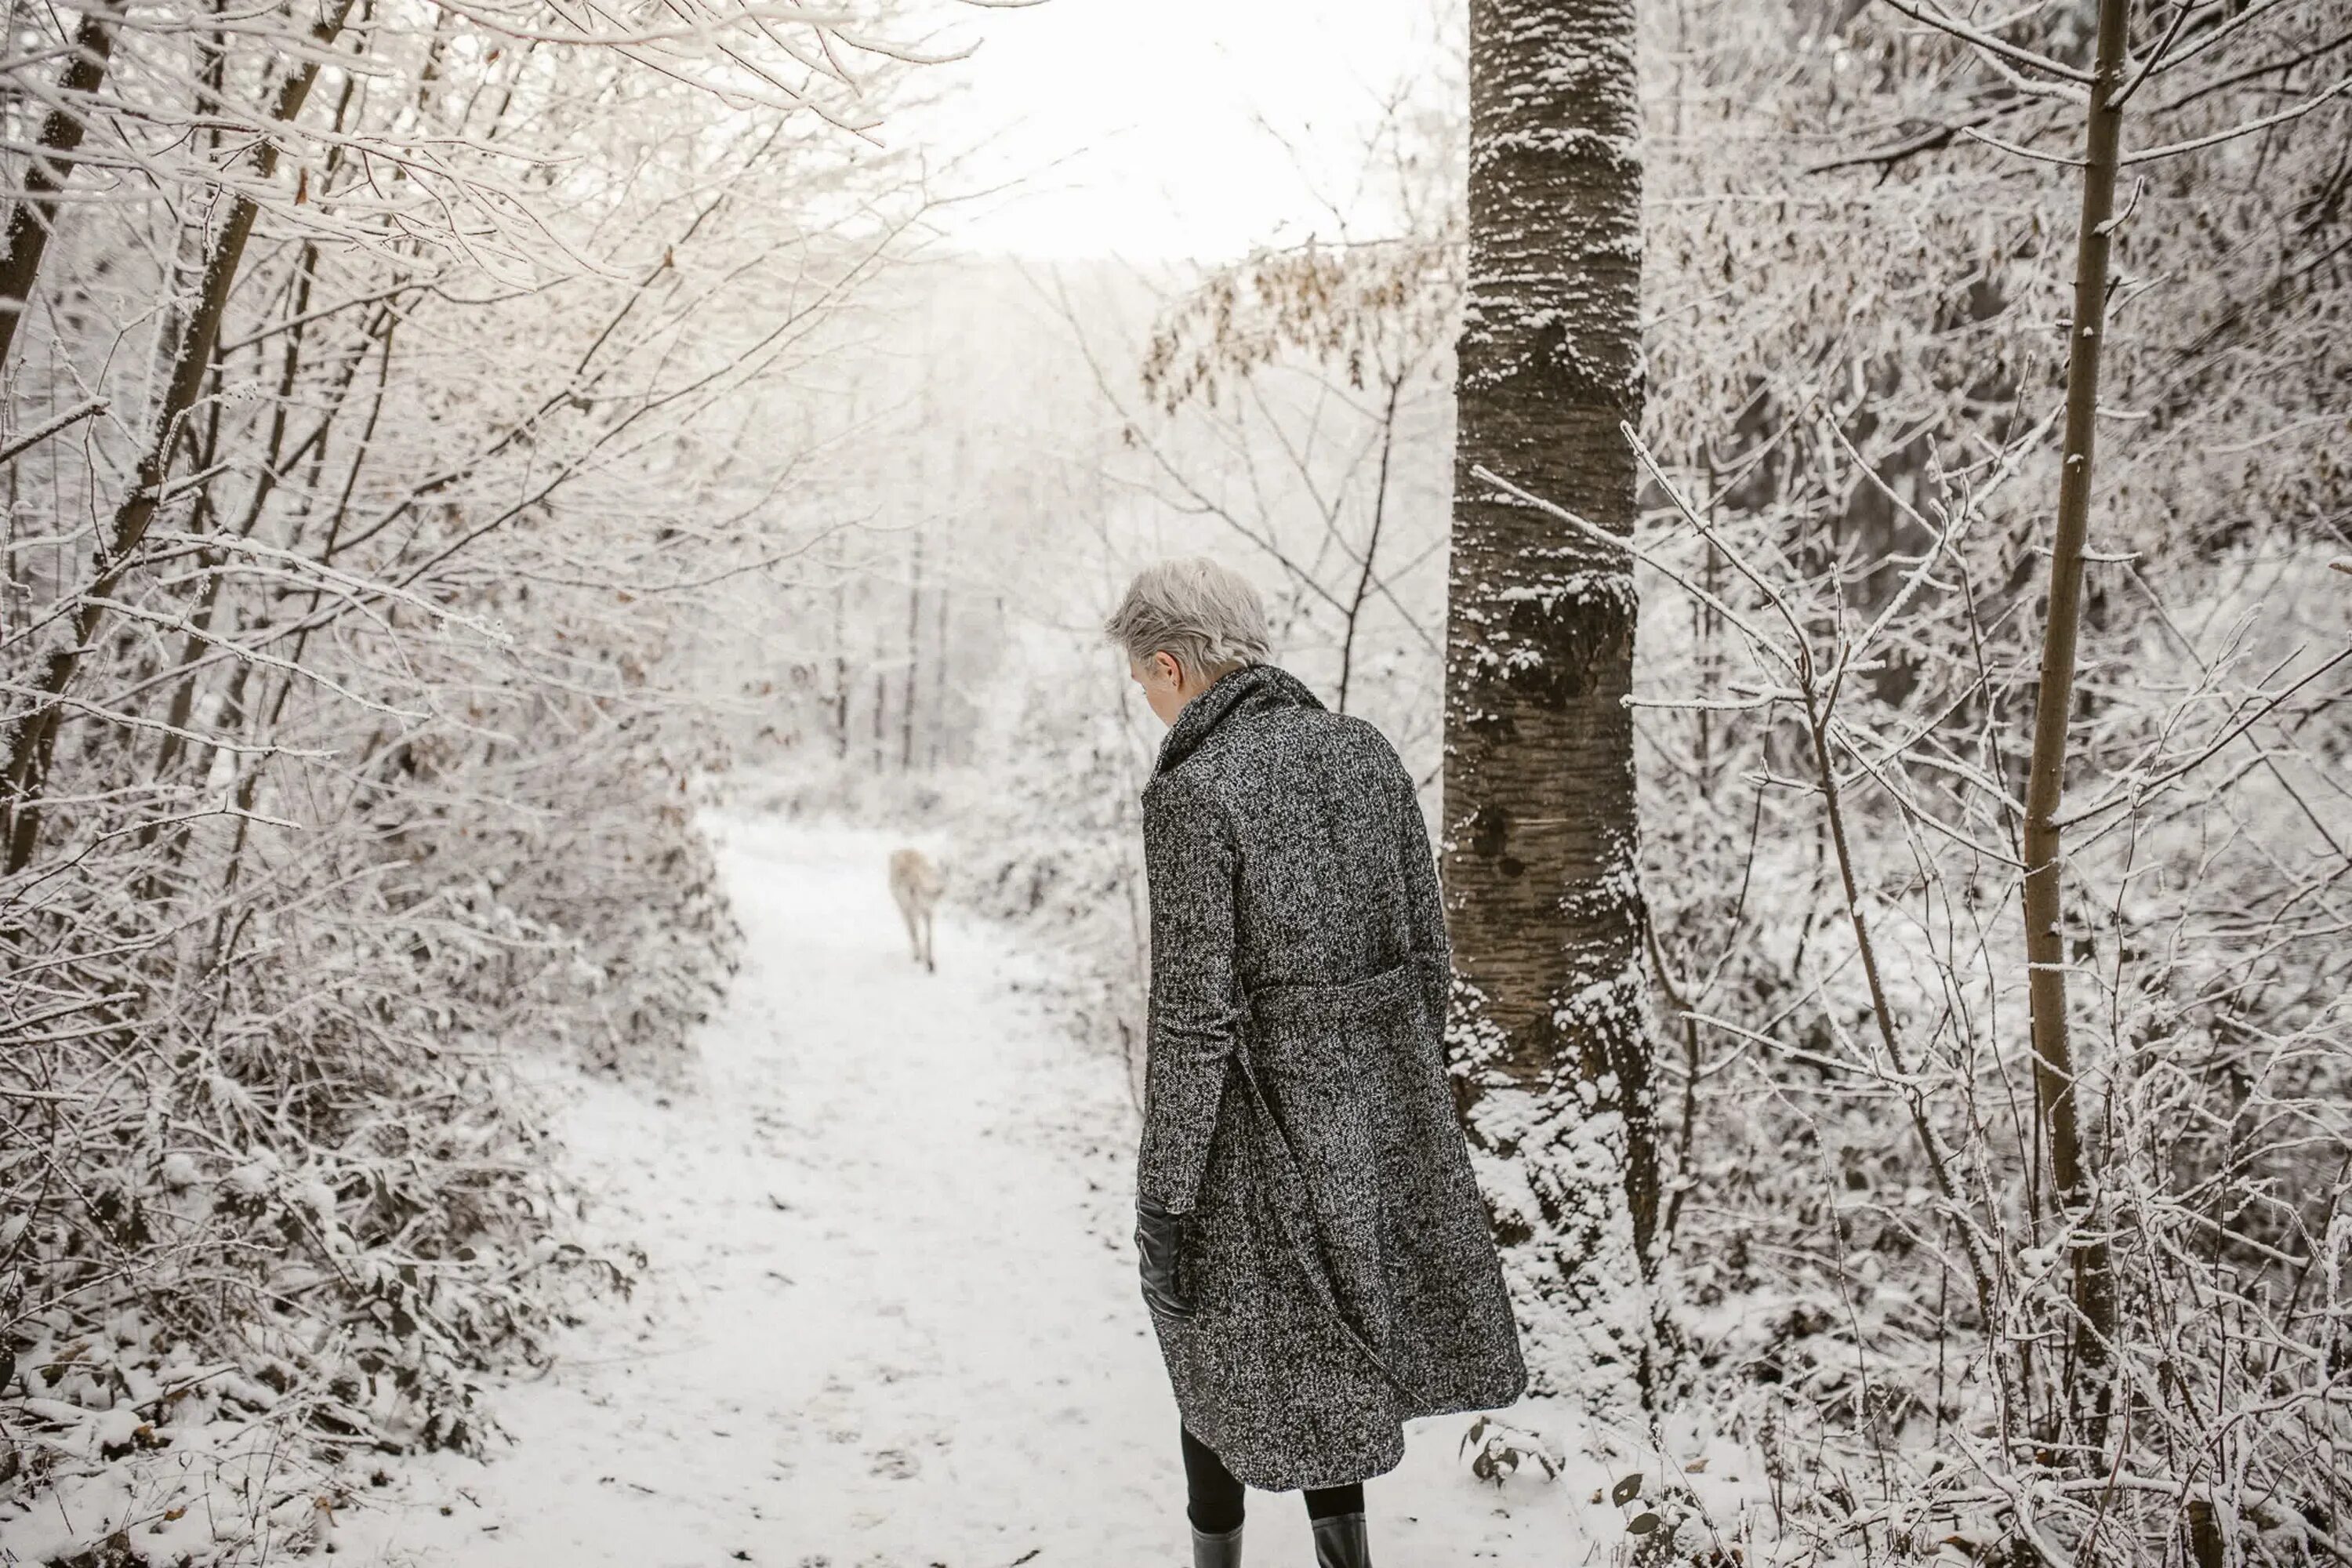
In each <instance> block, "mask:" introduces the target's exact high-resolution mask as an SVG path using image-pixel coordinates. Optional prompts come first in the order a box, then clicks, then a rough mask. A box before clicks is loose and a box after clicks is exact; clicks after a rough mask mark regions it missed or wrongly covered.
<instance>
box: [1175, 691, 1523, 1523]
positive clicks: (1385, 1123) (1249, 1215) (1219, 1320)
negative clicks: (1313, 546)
mask: <svg viewBox="0 0 2352 1568" xmlns="http://www.w3.org/2000/svg"><path fill="white" fill-rule="evenodd" d="M1143 835H1144V858H1145V863H1146V866H1147V868H1148V870H1149V874H1150V888H1151V1001H1150V1065H1149V1069H1148V1075H1147V1092H1146V1108H1145V1112H1144V1126H1143V1147H1142V1155H1141V1160H1140V1163H1139V1171H1138V1185H1139V1188H1140V1190H1141V1193H1142V1195H1143V1196H1145V1197H1147V1198H1150V1199H1152V1200H1155V1201H1157V1202H1158V1203H1160V1205H1164V1206H1165V1207H1167V1208H1169V1209H1171V1210H1174V1211H1176V1212H1178V1213H1180V1214H1181V1215H1184V1218H1183V1220H1182V1221H1181V1235H1180V1241H1179V1245H1178V1248H1177V1273H1178V1279H1179V1282H1180V1285H1181V1290H1182V1293H1183V1294H1184V1295H1186V1296H1188V1297H1190V1298H1191V1299H1192V1300H1193V1301H1194V1302H1195V1303H1196V1304H1197V1308H1198V1310H1197V1311H1196V1312H1195V1313H1194V1314H1193V1315H1192V1316H1190V1317H1187V1318H1182V1319H1177V1318H1171V1317H1167V1316H1163V1315H1161V1314H1159V1313H1154V1314H1153V1326H1154V1328H1155V1329H1156V1330H1157V1331H1158V1332H1159V1336H1160V1352H1161V1355H1162V1356H1163V1357H1164V1358H1165V1360H1166V1361H1167V1363H1168V1375H1169V1379H1170V1381H1171V1383H1173V1384H1174V1385H1175V1390H1176V1403H1177V1405H1178V1407H1179V1409H1180V1410H1181V1412H1182V1414H1183V1417H1184V1424H1185V1425H1186V1426H1188V1427H1190V1428H1191V1429H1192V1434H1193V1436H1197V1437H1199V1438H1200V1439H1201V1440H1202V1442H1204V1443H1206V1444H1208V1445H1209V1447H1212V1448H1213V1449H1215V1450H1216V1451H1217V1454H1218V1456H1219V1457H1220V1458H1223V1460H1224V1462H1225V1465H1226V1467H1227V1468H1229V1469H1231V1470H1232V1471H1233V1473H1234V1476H1235V1477H1236V1478H1238V1479H1240V1480H1241V1481H1243V1482H1244V1484H1246V1485H1249V1486H1254V1487H1258V1488H1261V1489H1266V1490H1273V1491H1278V1490H1288V1489H1295V1488H1300V1487H1321V1486H1339V1485H1344V1484H1346V1483H1347V1482H1349V1481H1356V1480H1361V1479H1364V1478H1366V1477H1368V1476H1376V1475H1380V1474H1381V1473H1382V1472H1384V1471H1386V1470H1389V1469H1391V1468H1393V1467H1394V1466H1395V1465H1396V1463H1397V1461H1398V1460H1399V1459H1401V1458H1403V1456H1404V1433H1403V1430H1402V1423H1403V1422H1404V1421H1406V1420H1409V1419H1411V1418H1412V1417H1414V1416H1417V1415H1440V1414H1444V1413H1445V1412H1448V1411H1454V1410H1477V1409H1492V1408H1495V1407H1496V1406H1500V1405H1508V1404H1510V1403H1511V1402H1512V1401H1514V1400H1515V1399H1517V1397H1518V1396H1519V1394H1520V1393H1521V1391H1522V1390H1523V1389H1524V1388H1525V1387H1526V1385H1527V1367H1526V1364H1525V1363H1523V1362H1522V1361H1521V1359H1520V1354H1519V1341H1518V1331H1517V1326H1516V1324H1515V1323H1514V1321H1513V1320H1512V1316H1511V1305H1510V1300H1509V1298H1508V1297H1507V1295H1506V1294H1505V1291H1504V1288H1503V1277H1502V1269H1501V1267H1500V1265H1499V1264H1498V1263H1497V1261H1496V1256H1495V1247H1494V1242H1493V1238H1492V1237H1490V1235H1489V1234H1488V1231H1487V1221H1486V1205H1485V1204H1484V1203H1483V1202H1482V1201H1481V1200H1480V1197H1479V1195H1478V1189H1477V1186H1476V1184H1475V1181H1474V1180H1473V1178H1472V1175H1471V1172H1470V1161H1469V1154H1468V1151H1467V1150H1466V1149H1465V1146H1464V1143H1463V1137H1462V1131H1461V1128H1460V1125H1459V1124H1458V1123H1457V1122H1456V1121H1455V1120H1454V1101H1453V1096H1452V1093H1451V1091H1450V1089H1449V1088H1448V1085H1447V1080H1446V1074H1445V1066H1444V1051H1443V1048H1442V1034H1443V1030H1444V1018H1445V1005H1446V998H1447V993H1448V989H1449V987H1450V985H1451V983H1452V967H1451V962H1450V958H1449V954H1448V950H1447V947H1446V941H1445V917H1444V908H1443V906H1442V905H1441V903H1440V902H1439V899H1438V886H1437V872H1436V868H1435V866H1434V865H1433V862H1432V859H1431V856H1430V849H1429V836H1428V830H1427V828H1426V827H1425V826H1423V822H1422V817H1421V809H1420V806H1419V805H1418V804H1417V803H1416V802H1415V799H1414V795H1413V786H1412V779H1411V778H1410V777H1409V776H1408V775H1407V773H1405V770H1404V767H1403V765H1402V763H1400V762H1399V761H1398V760H1397V754H1396V752H1395V751H1394V749H1393V748H1391V746H1390V745H1389V743H1388V741H1387V739H1386V738H1385V737H1383V736H1382V735H1381V732H1380V731H1378V730H1376V729H1374V728H1373V727H1372V726H1371V725H1370V724H1367V723H1365V722H1364V721H1361V720H1360V719H1350V718H1345V717H1342V716H1340V715H1338V714H1334V713H1332V712H1329V711H1328V710H1326V709H1325V708H1324V706H1323V704H1322V703H1320V702H1318V701H1317V700H1316V699H1315V696H1314V694H1313V693H1312V692H1310V691H1308V690H1307V688H1306V687H1305V686H1303V685H1301V684H1300V683H1299V681H1298V680H1297V679H1296V678H1295V677H1293V676H1291V675H1290V674H1288V673H1287V672H1286V671H1284V670H1281V669H1278V668H1275V667H1273V666H1271V665H1259V666H1255V667H1251V668H1244V669H1240V670H1236V671H1234V673H1233V674H1231V675H1228V676H1226V677H1225V678H1224V679H1221V680H1219V681H1218V682H1217V683H1216V684H1215V685H1213V686H1212V687H1211V688H1210V689H1208V690H1206V691H1204V692H1202V694H1201V695H1200V696H1198V697H1196V698H1194V699H1193V700H1192V701H1191V702H1190V703H1188V704H1187V705H1186V706H1185V708H1184V710H1183V711H1182V712H1181V713H1180V714H1178V715H1177V719H1176V723H1175V725H1174V726H1173V727H1172V728H1171V730H1170V731H1169V732H1168V737H1167V740H1166V741H1165V742H1163V743H1162V745H1161V747H1160V761H1159V766H1158V767H1157V769H1156V770H1155V771H1154V773H1153V775H1152V779H1151V782H1150V785H1149V786H1148V787H1146V789H1145V790H1144V792H1143Z"/></svg>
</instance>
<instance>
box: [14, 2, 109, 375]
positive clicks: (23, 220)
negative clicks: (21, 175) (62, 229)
mask: <svg viewBox="0 0 2352 1568" xmlns="http://www.w3.org/2000/svg"><path fill="white" fill-rule="evenodd" d="M113 47H114V26H113V23H112V21H111V19H110V18H109V17H107V16H102V15H100V13H98V12H96V11H89V12H85V13H84V14H83V16H82V19H81V25H80V26H79V27H77V28H75V29H74V47H73V58H72V60H71V62H70V63H69V64H68V65H67V67H66V72H65V76H64V78H63V79H61V80H60V81H59V82H58V94H59V96H60V97H62V98H64V99H65V100H67V102H68V103H71V102H73V101H74V100H81V99H87V98H89V95H90V94H92V93H94V92H96V91H97V90H98V89H99V84H100V83H101V82H103V81H104V80H105V79H106V65H107V57H108V56H109V54H110V53H111V51H112V50H113ZM81 134H82V118H81V116H80V115H79V114H78V113H76V112H74V110H72V109H70V108H68V107H65V106H63V105H60V106H59V107H58V108H56V109H52V110H49V112H48V117H47V119H45V120H43V121H41V150H40V152H38V153H35V154H34V155H33V157H32V158H31V159H29V160H28V161H27V162H26V165H25V195H24V198H23V199H22V200H20V201H19V202H17V204H16V211H15V212H13V213H11V214H9V215H8V252H7V254H6V255H5V256H0V370H5V369H7V368H8V353H9V351H10V350H11V349H13V348H14V347H15V346H16V328H17V326H18V324H19V323H21V322H22V321H23V320H24V315H25V310H26V308H27V307H28V306H29V305H30V303H31V302H32V298H33V282H34V279H37V278H38V277H40V275H41V256H42V253H43V252H45V251H46V250H47V248H48V245H49V231H50V228H51V227H52V226H54V225H55V224H56V222H57V219H58V192H60V191H62V190H64V189H65V188H66V181H67V180H68V179H69V178H70V177H71V176H72V174H73V164H72V163H70V162H69V161H68V160H69V159H70V157H71V155H72V154H73V153H74V152H75V151H76V150H77V149H78V148H79V147H80V146H81Z"/></svg>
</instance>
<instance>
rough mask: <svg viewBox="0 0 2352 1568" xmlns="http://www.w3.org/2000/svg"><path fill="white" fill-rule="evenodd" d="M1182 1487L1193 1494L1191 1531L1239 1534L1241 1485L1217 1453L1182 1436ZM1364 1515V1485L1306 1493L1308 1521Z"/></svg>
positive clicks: (1312, 1489) (1357, 1483) (1356, 1483)
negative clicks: (1233, 1532) (1334, 1516)
mask: <svg viewBox="0 0 2352 1568" xmlns="http://www.w3.org/2000/svg"><path fill="white" fill-rule="evenodd" d="M1184 1484H1185V1486H1186V1487H1187V1489H1190V1491H1191V1492H1192V1507H1191V1509H1190V1510H1187V1511H1188V1512H1190V1514H1191V1515H1192V1528H1193V1529H1195V1530H1197V1531H1201V1532H1202V1534H1204V1535H1223V1534H1224V1533H1225V1532H1226V1531H1229V1530H1238V1529H1240V1528H1241V1522H1242V1484H1241V1482H1239V1481H1237V1480H1235V1479H1234V1476H1233V1472H1232V1471H1231V1470H1228V1469H1226V1468H1225V1462H1224V1461H1223V1459H1220V1458H1217V1451H1216V1450H1215V1449H1214V1448H1212V1447H1209V1446H1208V1445H1207V1444H1206V1443H1203V1442H1202V1441H1201V1439H1199V1438H1198V1437H1195V1436H1192V1433H1191V1432H1190V1431H1189V1430H1188V1431H1186V1432H1185V1433H1184ZM1363 1511H1364V1483H1363V1482H1361V1481H1351V1482H1349V1484H1348V1485H1346V1486H1344V1487H1309V1488H1307V1518H1309V1519H1329V1518H1331V1517H1332V1516H1333V1515H1334V1514H1341V1513H1361V1512H1363Z"/></svg>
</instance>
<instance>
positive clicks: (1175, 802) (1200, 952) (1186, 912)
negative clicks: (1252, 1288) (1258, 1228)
mask: <svg viewBox="0 0 2352 1568" xmlns="http://www.w3.org/2000/svg"><path fill="white" fill-rule="evenodd" d="M1143 859H1144V870H1145V874H1146V876H1147V878H1148V879H1149V882H1150V896H1151V997H1150V1022H1149V1025H1148V1026H1147V1028H1146V1031H1145V1037H1146V1049H1147V1051H1148V1052H1149V1058H1148V1060H1147V1062H1146V1065H1145V1070H1144V1106H1143V1149H1142V1153H1141V1156H1140V1158H1139V1160H1138V1162H1137V1171H1136V1188H1137V1191H1138V1194H1139V1195H1140V1196H1142V1197H1144V1198H1146V1199H1149V1200H1150V1201H1152V1202H1155V1203H1157V1204H1159V1205H1160V1206H1162V1207H1163V1208H1166V1209H1168V1210H1169V1211H1170V1212H1171V1213H1175V1214H1184V1213H1188V1212H1190V1211H1191V1209H1192V1204H1193V1201H1194V1199H1195V1198H1196V1196H1197V1195H1198V1194H1199V1192H1200V1188H1201V1177H1202V1172H1203V1171H1204V1170H1206V1168H1207V1166H1208V1163H1209V1139H1210V1135H1211V1134H1212V1133H1213V1132H1214V1131H1216V1126H1217V1110H1218V1108H1219V1106H1220V1105H1221V1104H1222V1103H1223V1100H1224V1094H1225V1079H1226V1075H1227V1073H1228V1072H1229V1070H1230V1069H1231V1067H1232V1062H1233V1054H1234V1042H1235V1038H1236V1036H1237V1033H1238V1031H1239V1029H1240V1026H1241V995H1240V983H1239V981H1238V979H1237V977H1236V975H1235V973H1234V902H1235V900H1236V897H1237V895H1238V888H1237V884H1236V880H1235V879H1236V875H1237V872H1238V870H1239V858H1238V857H1237V855H1236V854H1235V850H1234V841H1233V835H1232V829H1231V827H1230V826H1229V825H1228V824H1227V822H1226V821H1225V816H1224V813H1223V810H1222V809H1221V808H1220V807H1219V805H1217V803H1216V801H1215V800H1214V799H1213V798H1212V797H1210V796H1209V795H1206V794H1205V792H1202V791H1200V790H1198V789H1194V788H1190V787H1188V786H1186V785H1185V784H1182V783H1181V779H1180V777H1179V776H1178V775H1176V774H1170V775H1168V776H1167V777H1165V778H1163V779H1161V780H1160V782H1159V783H1158V784H1155V785H1154V786H1153V787H1152V788H1151V789H1150V790H1148V791H1146V792H1145V793H1144V797H1143Z"/></svg>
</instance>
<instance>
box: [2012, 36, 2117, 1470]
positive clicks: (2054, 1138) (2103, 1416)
mask: <svg viewBox="0 0 2352 1568" xmlns="http://www.w3.org/2000/svg"><path fill="white" fill-rule="evenodd" d="M2128 20H2129V6H2128V5H2126V0H2100V5H2099V42H2098V64H2097V70H2096V79H2095V81H2094V82H2093V83H2092V86H2091V106H2090V111H2089V116H2088V120H2089V124H2088V127H2087V130H2086V133H2085V141H2086V143H2087V145H2086V147H2085V149H2084V164H2083V223H2082V228H2081V231H2080V232H2079V233H2078V234H2077V235H2076V236H2075V240H2074V330H2073V331H2071V332H2070V333H2069V334H2068V335H2067V343H2068V349H2067V355H2066V436H2065V441H2064V445H2063V452H2064V454H2065V458H2064V462H2063V466H2062V468H2061V472H2060V476H2059V480H2058V527H2057V533H2056V537H2055V538H2053V540H2052V542H2051V546H2050V608H2049V621H2048V624H2047V627H2046V629H2045V631H2044V633H2043V635H2042V684H2041V688H2040V689H2039V690H2038V691H2037V692H2036V693H2035V697H2034V707H2033V758H2032V763H2030V764H2029V766H2028V769H2027V773H2026V782H2025V958H2026V963H2027V964H2028V968H2027V971H2026V999H2027V1010H2028V1012H2029V1014H2030V1015H2031V1017H2032V1028H2033V1088H2034V1100H2035V1104H2036V1106H2037V1107H2038V1109H2039V1110H2040V1111H2041V1113H2042V1131H2043V1132H2044V1134H2045V1135H2046V1136H2047V1138H2048V1139H2049V1143H2050V1174H2051V1178H2052V1183H2051V1184H2052V1186H2053V1188H2054V1189H2055V1191H2056V1194H2057V1199H2058V1205H2059V1209H2060V1214H2061V1223H2062V1224H2067V1223H2079V1224H2082V1225H2083V1226H2085V1228H2086V1229H2087V1231H2088V1233H2089V1234H2088V1235H2087V1236H2085V1237H2083V1238H2082V1239H2081V1240H2080V1241H2079V1242H2078V1243H2077V1244H2075V1245H2074V1247H2073V1249H2072V1251H2073V1261H2074V1269H2073V1285H2074V1306H2075V1310H2077V1311H2078V1312H2079V1313H2080V1314H2081V1321H2082V1327H2083V1330H2084V1331H2083V1332H2082V1333H2080V1334H2078V1335H2076V1336H2075V1337H2074V1371H2075V1372H2076V1373H2079V1376H2078V1377H2076V1378H2075V1379H2074V1405H2075V1408H2076V1412H2077V1414H2078V1415H2079V1416H2080V1418H2081V1420H2082V1422H2083V1426H2084V1436H2085V1437H2086V1439H2087V1440H2088V1441H2089V1442H2090V1443H2091V1445H2092V1446H2093V1447H2104V1446H2105V1441H2106V1425H2107V1415H2108V1411H2109V1406H2110V1405H2111V1396H2110V1393H2109V1388H2108V1374H2107V1363H2108V1360H2109V1354H2108V1352H2109V1348H2110V1345H2111V1343H2112V1342H2113V1341H2114V1339H2115V1333H2116V1299H2115V1284H2114V1277H2113V1270H2112V1268H2111V1260H2110V1258H2109V1254H2108V1250H2107V1244H2106V1241H2105V1238H2104V1237H2103V1236H2102V1235H2101V1234H2100V1232H2101V1226H2102V1224H2103V1222H2102V1221H2101V1220H2100V1219H2099V1218H2098V1216H2097V1215H2095V1213H2093V1212H2092V1205H2091V1198H2092V1192H2091V1186H2092V1182H2091V1169H2090V1165H2089V1163H2088V1161H2087V1158H2086V1156H2085V1153H2084V1148H2083V1139H2082V1133H2081V1131H2080V1126H2079V1122H2080V1117H2079V1115H2078V1110H2079V1106H2078V1103H2077V1096H2076V1094H2075V1083H2076V1080H2077V1069H2076V1068H2075V1065H2074V1053H2073V1047H2072V1046H2071V1045H2070V1043H2069V1042H2068V1039H2067V1035H2066V938H2065V931H2064V929H2063V918H2064V911H2063V891H2064V889H2063V881H2062V875H2063V850H2064V846H2063V843H2062V842H2061V839H2060V837H2059V832H2058V805H2059V800H2060V797H2061V795H2062V794H2063V788H2064V784H2065V778H2066V731H2067V721H2068V720H2069V719H2070V718H2071V716H2072V714H2073V710H2074V637H2075V632H2076V630H2077V628H2078V626H2079V624H2080V621H2081V617H2082V606H2083V548H2084V539H2085V537H2086V536H2087V534H2088V533H2089V531H2090V519H2091V460H2092V457H2093V455H2094V452H2093V448H2094V443H2095V437H2096V436H2097V434H2098V415H2099V350H2100V347H2101V344H2102V342H2104V340H2105V336H2106V318H2107V253H2108V247H2109V244H2110V239H2111V227H2110V226H2111V221H2112V220H2113V218H2114V216H2115V210H2116V168H2117V166H2118V165H2117V160H2118V157H2119V154H2120V152H2121V148H2122V142H2123V110H2122V106H2121V105H2120V104H2119V103H2117V102H2116V94H2117V93H2118V92H2119V91H2120V90H2121V89H2122V88H2123V84H2124V79H2125V76H2126V65H2127V63H2128V61H2127V58H2126V44H2127V39H2126V25H2127V23H2128ZM2094 1468H2095V1467H2094Z"/></svg>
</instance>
